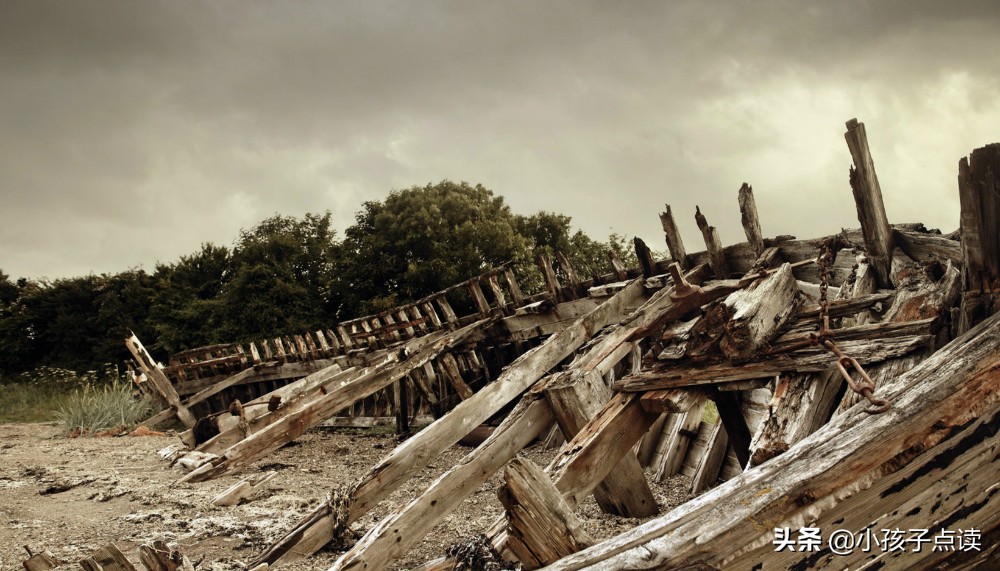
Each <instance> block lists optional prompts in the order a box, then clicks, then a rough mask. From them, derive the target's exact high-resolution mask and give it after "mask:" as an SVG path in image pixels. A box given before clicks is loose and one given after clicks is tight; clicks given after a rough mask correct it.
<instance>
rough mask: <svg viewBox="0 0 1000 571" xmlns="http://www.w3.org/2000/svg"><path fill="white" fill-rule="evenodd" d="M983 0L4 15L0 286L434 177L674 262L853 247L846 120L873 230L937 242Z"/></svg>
mask: <svg viewBox="0 0 1000 571" xmlns="http://www.w3.org/2000/svg"><path fill="white" fill-rule="evenodd" d="M998 98H1000V2H997V1H996V0H982V1H978V2H954V1H950V2H943V1H942V2H925V1H912V0H906V1H902V0H900V1H874V0H873V1H860V0H850V1H844V0H838V1H829V2H811V3H810V2H805V1H798V0H789V1H756V0H755V1H745V2H744V1H736V2H705V1H703V0H696V1H691V2H686V1H675V0H672V1H662V2H612V1H606V2H584V1H573V2H569V1H567V2H559V1H545V2H538V1H535V0H532V1H526V2H489V3H487V2H469V1H456V2H416V1H411V0H406V1H400V2H380V1H370V0H364V1H358V2H344V1H325V2H286V1H280V2H244V1H239V2H224V1H212V2H204V3H201V2H185V1H174V0H171V1H164V2H138V1H134V0H127V1H122V2H105V1H94V0H88V1H86V2H69V1H66V2H55V3H47V2H39V1H38V0H27V1H23V2H21V1H10V0H3V1H2V2H0V269H2V270H3V271H5V272H6V273H8V274H10V275H12V276H15V277H16V276H27V277H34V278H38V277H43V276H44V277H49V278H58V277H66V276H73V275H81V274H86V273H90V272H94V273H102V272H118V271H122V270H125V269H128V268H130V267H143V268H146V269H147V270H152V269H153V268H154V266H155V264H156V263H157V262H158V261H159V262H172V261H175V260H176V259H177V258H178V257H179V256H181V255H183V254H188V253H191V252H193V251H194V250H196V249H197V248H198V247H199V245H200V244H201V243H202V242H214V243H217V244H225V245H229V244H232V242H233V240H234V239H235V237H236V235H237V233H238V231H239V229H240V228H242V227H249V226H252V225H254V224H255V223H257V222H259V221H260V220H262V219H263V218H266V217H268V216H270V215H272V214H274V213H280V214H286V215H295V216H299V215H302V214H304V213H306V212H322V211H325V210H330V211H332V212H333V217H334V220H335V223H336V226H337V229H338V232H342V231H343V229H344V228H346V227H347V226H349V225H350V224H351V223H352V222H353V220H354V214H355V212H356V211H357V210H359V208H360V206H361V203H362V202H363V201H365V200H377V199H382V198H384V197H385V196H386V195H387V194H388V192H389V191H390V190H392V189H399V188H407V187H410V186H413V185H423V184H426V183H428V182H438V181H440V180H442V179H451V180H455V181H459V180H465V181H468V182H470V183H481V184H483V185H485V186H486V187H487V188H490V189H492V190H493V191H495V192H497V193H499V194H501V195H503V196H504V197H506V199H507V201H508V203H509V204H510V205H511V207H512V208H513V210H514V211H515V212H519V213H523V214H530V213H532V212H536V211H538V210H549V211H556V212H559V213H563V214H567V215H570V216H572V218H573V221H574V223H575V225H576V226H577V227H579V228H581V229H583V230H584V231H586V232H587V233H589V234H591V235H592V236H594V237H596V238H602V239H603V238H604V237H606V236H607V234H608V233H609V232H610V231H611V230H615V231H618V232H620V233H623V234H626V235H628V236H632V235H639V236H641V237H643V238H644V239H646V240H647V242H648V243H650V245H652V246H653V247H655V248H658V249H663V240H662V233H661V232H660V227H659V220H658V218H657V216H656V213H657V212H658V211H660V210H662V208H663V204H664V203H667V202H669V203H670V204H671V205H672V206H673V208H674V212H675V216H676V217H677V219H678V224H679V225H680V227H681V230H682V233H683V235H684V238H685V241H686V242H687V247H688V251H695V250H701V249H704V247H703V243H702V242H701V239H700V234H698V233H697V229H696V226H695V224H694V218H693V214H694V208H695V204H699V205H701V208H702V210H703V211H704V212H705V214H706V215H707V216H708V219H709V221H710V223H712V224H714V225H716V226H718V227H719V230H720V233H721V237H722V241H723V242H724V243H726V244H730V243H733V242H737V241H743V240H744V237H743V233H742V229H741V227H740V225H739V211H738V208H737V201H736V195H737V194H736V191H737V189H738V188H739V186H740V184H741V183H742V182H743V181H747V182H749V183H750V184H752V185H753V188H754V192H755V194H756V198H757V204H758V208H759V211H760V218H761V222H762V225H763V230H764V233H765V235H771V236H773V235H777V234H794V235H797V236H799V237H815V236H819V235H823V234H825V233H830V232H834V231H836V230H838V229H839V228H841V227H857V225H858V222H857V217H856V213H855V210H854V204H853V200H852V198H851V192H850V187H849V185H848V182H847V170H848V167H849V165H850V164H851V162H850V154H849V152H848V150H847V146H846V144H845V142H844V137H843V133H844V130H845V128H844V122H845V121H846V120H848V119H850V118H852V117H857V118H858V119H859V120H861V121H862V122H864V123H865V124H866V126H867V129H868V136H869V142H870V145H871V148H872V153H873V155H874V159H875V165H876V170H877V172H878V175H879V179H880V181H881V185H882V190H883V194H884V196H885V201H886V210H887V211H888V215H889V219H890V221H891V222H913V221H922V222H924V223H925V224H927V225H928V226H929V227H939V228H941V229H942V230H944V231H946V232H947V231H950V230H953V229H955V228H957V226H958V195H957V188H956V182H955V177H956V174H957V163H958V160H959V158H961V157H962V156H963V155H966V154H968V153H969V152H970V151H971V150H972V149H973V148H975V147H979V146H982V145H984V144H986V143H990V142H996V141H1000V103H998V101H1000V99H998Z"/></svg>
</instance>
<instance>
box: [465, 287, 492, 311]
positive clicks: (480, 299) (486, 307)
mask: <svg viewBox="0 0 1000 571" xmlns="http://www.w3.org/2000/svg"><path fill="white" fill-rule="evenodd" d="M468 288H469V293H470V294H471V295H472V299H473V301H475V302H476V311H478V312H479V315H480V317H484V316H486V315H489V313H490V304H489V302H487V301H486V296H485V295H483V288H481V287H479V281H478V280H473V281H471V282H469V284H468Z"/></svg>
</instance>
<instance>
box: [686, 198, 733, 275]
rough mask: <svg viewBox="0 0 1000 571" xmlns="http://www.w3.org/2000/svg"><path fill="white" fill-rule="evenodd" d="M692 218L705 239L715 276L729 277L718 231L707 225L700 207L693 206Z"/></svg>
mask: <svg viewBox="0 0 1000 571" xmlns="http://www.w3.org/2000/svg"><path fill="white" fill-rule="evenodd" d="M694 220H695V222H696V223H697V224H698V229H700V230H701V235H702V237H703V238H704V239H705V249H706V250H708V263H709V265H711V266H712V272H713V273H715V278H716V279H720V280H724V279H728V278H729V264H728V263H727V262H726V253H725V252H723V250H722V242H721V241H720V240H719V232H718V230H716V229H715V226H709V225H708V220H707V219H706V218H705V215H704V214H702V213H701V208H699V207H697V206H695V210H694Z"/></svg>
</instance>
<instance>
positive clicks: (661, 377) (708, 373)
mask: <svg viewBox="0 0 1000 571" xmlns="http://www.w3.org/2000/svg"><path fill="white" fill-rule="evenodd" d="M932 340H933V338H932V337H931V336H930V335H908V336H902V337H894V338H888V339H862V340H855V341H844V342H843V343H840V342H838V345H839V346H840V348H841V350H843V351H844V352H845V353H847V354H848V355H851V356H853V357H855V358H856V359H857V360H858V361H859V362H860V363H861V364H862V365H864V364H868V363H877V362H880V361H885V360H888V359H891V358H893V357H900V356H902V355H906V354H907V353H910V352H911V351H915V350H917V349H919V348H921V347H926V346H927V345H928V344H930V343H931V342H932ZM834 367H836V357H835V356H834V355H833V354H832V353H830V352H829V351H827V350H825V349H819V348H807V349H801V350H799V351H795V352H792V353H785V354H781V355H775V356H773V357H769V358H767V359H765V360H763V361H753V362H749V363H742V364H738V365H733V364H730V363H718V364H712V365H700V366H699V365H680V366H668V367H659V366H657V368H654V369H651V370H649V371H644V372H642V373H638V374H634V375H628V376H626V377H622V378H621V379H618V380H617V381H615V382H614V384H613V388H614V389H615V390H619V391H626V392H636V391H639V392H644V391H651V390H655V389H672V388H679V387H694V386H704V385H714V384H718V383H725V382H730V381H742V380H749V379H761V378H770V377H774V376H775V375H780V374H782V373H790V372H796V371H797V372H818V371H826V370H828V369H831V368H834Z"/></svg>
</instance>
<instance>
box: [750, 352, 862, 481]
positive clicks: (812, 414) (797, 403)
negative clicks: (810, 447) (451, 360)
mask: <svg viewBox="0 0 1000 571" xmlns="http://www.w3.org/2000/svg"><path fill="white" fill-rule="evenodd" d="M843 386H844V381H843V379H841V378H840V375H839V374H837V373H835V372H834V371H824V372H821V373H804V374H795V373H791V374H788V375H782V376H781V377H780V378H779V379H778V382H777V384H776V385H775V389H774V395H773V397H772V399H771V403H770V405H769V406H768V411H767V416H766V417H765V419H764V424H763V426H762V427H761V429H760V430H758V431H757V433H756V434H755V435H754V438H753V440H752V441H751V443H750V463H749V467H753V466H758V465H760V464H763V463H764V462H766V461H768V460H770V459H771V458H774V457H775V456H777V455H779V454H782V453H784V452H785V451H786V450H788V449H789V448H791V446H792V445H793V444H795V443H796V442H798V441H800V440H802V439H804V438H805V437H807V436H809V435H810V434H812V433H813V432H815V431H816V430H817V429H819V427H821V426H823V425H824V424H826V422H827V421H828V420H829V419H830V416H831V415H832V414H833V409H834V408H835V407H836V405H837V402H838V397H839V396H840V393H841V390H842V387H843Z"/></svg>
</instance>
